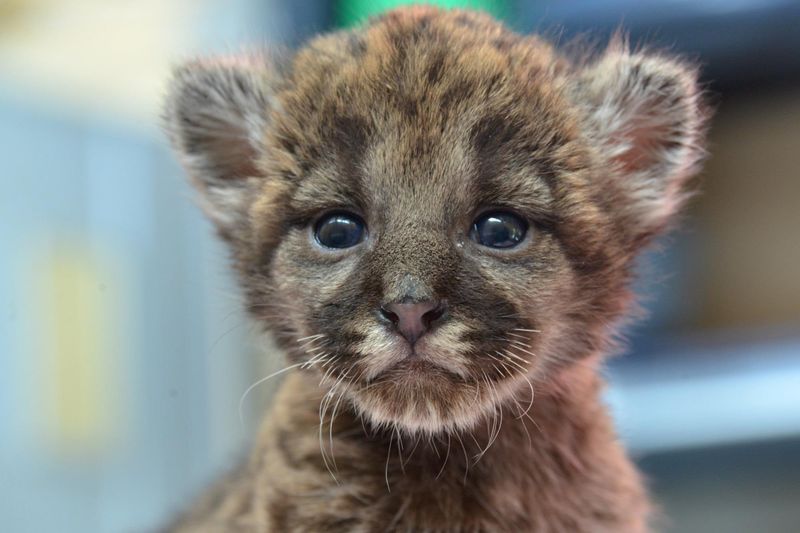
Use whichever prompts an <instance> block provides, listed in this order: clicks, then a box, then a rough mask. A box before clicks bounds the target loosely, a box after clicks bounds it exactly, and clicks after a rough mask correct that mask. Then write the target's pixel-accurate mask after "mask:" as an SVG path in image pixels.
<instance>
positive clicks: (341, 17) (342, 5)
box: [335, 0, 510, 26]
mask: <svg viewBox="0 0 800 533" xmlns="http://www.w3.org/2000/svg"><path fill="white" fill-rule="evenodd" d="M509 3H510V2H508V1H507V0H427V1H422V2H421V1H419V0H417V1H415V0H339V1H338V2H336V11H335V13H336V24H337V25H339V26H352V25H354V24H358V23H359V22H362V21H364V20H365V19H366V18H367V17H369V16H371V15H376V14H378V13H381V12H382V11H386V10H387V9H392V8H393V7H397V6H402V5H408V4H429V5H435V6H440V7H445V8H454V7H463V8H469V9H478V10H481V11H485V12H487V13H490V14H492V15H494V16H495V17H497V18H499V19H506V20H508V16H509V13H510V7H509Z"/></svg>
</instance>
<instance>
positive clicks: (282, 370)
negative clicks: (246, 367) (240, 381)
mask: <svg viewBox="0 0 800 533" xmlns="http://www.w3.org/2000/svg"><path fill="white" fill-rule="evenodd" d="M304 364H305V363H296V364H293V365H289V366H287V367H286V368H283V369H281V370H278V371H277V372H273V373H272V374H270V375H268V376H266V377H263V378H261V379H259V380H258V381H256V382H255V383H253V384H252V385H250V386H249V387H247V390H245V391H244V393H242V396H241V398H239V422H240V423H241V424H242V426H244V415H243V414H242V412H243V411H242V409H243V406H244V400H245V398H247V395H248V394H249V393H250V391H252V390H253V389H254V388H256V387H258V386H259V385H261V384H262V383H264V382H265V381H267V380H269V379H272V378H274V377H275V376H278V375H280V374H283V373H284V372H288V371H289V370H291V369H293V368H298V367H300V366H303V365H304Z"/></svg>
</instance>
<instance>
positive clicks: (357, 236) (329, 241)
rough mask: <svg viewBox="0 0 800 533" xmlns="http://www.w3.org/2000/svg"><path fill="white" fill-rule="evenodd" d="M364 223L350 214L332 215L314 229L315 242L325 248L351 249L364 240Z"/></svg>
mask: <svg viewBox="0 0 800 533" xmlns="http://www.w3.org/2000/svg"><path fill="white" fill-rule="evenodd" d="M365 229H366V228H365V224H364V221H363V220H362V219H361V217H359V216H358V215H354V214H352V213H334V214H332V215H328V216H326V217H324V218H322V219H321V220H320V221H319V222H317V225H316V226H315V228H314V236H315V237H316V239H317V242H318V243H320V244H321V245H322V246H324V247H326V248H351V247H353V246H355V245H356V244H358V243H360V242H361V241H363V240H364V235H365V233H366V231H365Z"/></svg>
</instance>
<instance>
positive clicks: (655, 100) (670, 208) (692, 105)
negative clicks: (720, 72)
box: [577, 39, 705, 240]
mask: <svg viewBox="0 0 800 533" xmlns="http://www.w3.org/2000/svg"><path fill="white" fill-rule="evenodd" d="M577 101H578V103H579V105H581V106H582V107H584V109H585V111H586V113H585V116H586V117H587V131H588V135H589V136H590V138H591V140H592V142H593V144H594V145H595V146H597V147H598V148H599V153H600V155H601V157H604V158H605V159H606V163H607V165H608V166H609V175H608V177H609V179H611V180H613V183H611V184H610V185H611V186H612V187H613V188H614V189H615V190H616V191H618V192H619V193H621V195H622V198H623V202H624V203H625V204H626V205H624V206H620V207H621V208H622V209H624V216H625V217H626V219H627V220H626V222H629V223H630V224H633V225H634V226H633V228H634V231H635V232H636V233H637V237H638V238H643V239H644V240H647V238H649V237H650V236H652V235H654V234H656V233H658V232H659V231H660V230H661V229H662V228H663V227H664V226H665V225H666V224H668V223H669V221H670V219H671V217H672V216H673V215H674V214H675V213H676V211H677V210H678V209H679V208H680V207H681V206H682V205H683V203H684V201H685V200H686V198H687V197H688V192H687V191H686V190H685V184H686V181H687V180H688V179H689V178H690V177H691V176H692V174H694V173H695V172H696V171H697V170H698V167H699V162H700V160H701V159H702V158H703V155H704V150H703V148H702V146H701V143H702V141H703V136H704V133H705V126H704V123H705V116H704V110H703V106H702V102H701V97H700V91H699V88H698V82H697V72H696V71H695V69H693V68H691V67H688V66H686V65H684V64H682V63H680V62H678V61H676V60H674V59H671V58H667V57H663V56H659V55H654V54H647V53H631V52H630V51H629V50H628V48H627V46H626V45H625V44H624V43H623V41H622V40H621V39H616V40H615V41H614V42H613V43H612V44H611V46H609V48H608V50H607V51H606V52H605V53H604V54H603V56H602V57H601V58H600V59H599V60H598V61H597V62H595V63H594V64H591V65H589V66H587V67H586V68H584V69H583V70H582V72H581V73H580V78H579V83H578V88H577Z"/></svg>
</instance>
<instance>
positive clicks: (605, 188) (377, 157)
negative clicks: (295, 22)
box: [166, 7, 704, 533]
mask: <svg viewBox="0 0 800 533" xmlns="http://www.w3.org/2000/svg"><path fill="white" fill-rule="evenodd" d="M166 124H167V129H168V131H169V133H170V135H171V139H172V142H173V145H174V146H175V148H176V150H177V152H178V154H179V155H180V156H181V158H182V160H183V162H184V164H185V166H186V168H187V172H188V174H189V176H190V177H191V179H192V180H193V182H194V183H195V184H196V185H197V187H198V189H199V190H200V191H201V193H202V194H201V196H202V198H203V204H204V207H205V208H206V210H207V212H208V213H209V216H210V217H211V219H212V220H213V221H214V223H215V224H216V226H217V228H218V230H219V232H220V234H221V235H222V237H223V238H224V239H225V240H226V241H228V242H229V244H230V248H231V251H232V256H233V259H234V264H235V266H236V269H237V271H238V273H239V276H240V280H241V282H242V286H243V288H244V291H245V293H246V296H247V302H248V308H249V310H250V312H251V313H252V315H253V317H254V318H255V319H256V320H257V321H259V322H260V323H262V324H263V325H264V326H265V327H266V328H267V329H269V330H270V331H271V332H272V333H273V335H274V336H275V338H276V339H277V340H278V342H279V344H280V345H281V346H282V347H283V349H284V350H285V352H286V356H287V359H288V362H289V363H290V364H295V365H298V367H297V369H296V370H295V373H294V374H293V375H291V376H290V377H289V378H288V379H287V380H286V381H285V383H284V384H283V386H282V389H281V393H280V394H279V396H278V398H277V399H276V401H275V404H274V407H273V409H272V412H271V414H270V415H269V417H268V418H267V421H266V424H265V429H264V431H263V433H262V435H261V437H260V439H259V441H258V444H257V446H256V447H255V449H254V451H253V453H252V455H251V457H250V460H249V462H248V463H247V465H245V466H244V467H243V468H242V469H241V470H240V471H239V472H237V473H236V474H235V475H233V476H232V477H231V478H230V479H229V480H228V481H225V482H223V483H222V484H220V485H219V486H218V487H217V488H216V489H215V490H214V491H213V492H212V493H210V495H209V496H207V498H206V499H205V500H204V501H202V502H201V503H199V504H198V505H197V506H196V507H194V508H193V510H192V511H190V513H188V514H187V515H186V516H185V517H184V518H183V519H182V520H181V521H180V522H179V523H177V524H176V525H175V526H174V530H175V531H280V532H291V531H298V532H299V531H365V532H366V531H462V532H472V531H475V532H478V531H535V532H560V531H565V532H566V531H569V532H576V531H587V532H615V533H616V532H640V531H645V530H646V529H647V527H648V526H647V524H648V513H649V505H648V502H647V497H646V494H645V490H644V489H643V487H642V483H641V480H640V479H639V476H638V474H637V473H636V471H635V469H634V468H633V467H632V465H631V463H630V462H629V461H628V459H627V458H626V456H625V454H624V452H623V450H622V449H621V447H620V446H619V444H618V442H617V439H616V437H615V435H614V432H613V429H612V427H611V424H610V423H609V420H608V417H607V415H606V413H605V410H604V408H603V407H602V406H601V403H600V401H599V399H598V395H599V391H600V389H601V388H602V381H601V379H600V378H599V377H598V374H597V366H598V364H599V362H601V360H602V358H603V356H604V355H605V354H606V353H607V352H608V351H609V350H610V349H611V348H612V343H611V339H612V338H613V335H614V333H615V331H616V328H617V326H618V325H619V322H620V320H621V319H622V318H623V317H624V316H625V312H626V310H627V309H628V307H629V305H630V302H631V296H630V292H629V290H628V285H629V282H630V279H631V269H632V264H633V261H634V258H635V257H636V255H637V253H638V252H639V251H640V250H641V248H642V247H643V246H645V245H646V244H647V243H648V242H650V241H651V240H652V238H653V237H654V236H655V235H657V234H659V233H660V232H662V231H663V230H664V229H665V228H666V227H667V226H668V225H669V223H670V222H671V221H672V219H673V217H674V215H675V213H677V212H678V210H679V208H680V206H681V205H682V203H683V202H684V201H685V199H686V195H687V187H686V182H687V180H688V179H689V178H690V177H691V175H692V174H693V173H694V172H695V171H696V170H697V165H698V162H699V160H700V159H701V157H702V133H703V124H704V116H703V110H702V105H701V101H700V96H699V94H698V90H697V82H696V74H695V72H694V69H692V68H691V67H689V66H687V65H685V64H684V63H682V62H680V61H679V60H676V59H675V58H671V57H666V56H663V55H658V54H652V53H646V52H635V51H631V50H630V49H629V48H628V47H627V46H626V45H625V44H624V43H623V41H622V40H621V39H617V40H615V42H614V43H613V44H612V45H610V46H609V47H608V49H607V50H605V51H604V52H603V53H600V54H598V55H597V56H596V57H593V58H591V59H585V58H583V59H574V58H570V57H568V56H567V55H565V54H563V53H561V52H559V51H558V50H556V49H555V48H553V47H552V46H551V45H550V44H548V43H547V42H545V41H543V40H542V39H540V38H538V37H535V36H522V35H517V34H515V33H512V32H510V31H509V30H507V29H505V28H504V27H503V26H502V25H500V24H499V23H497V22H495V21H494V20H492V19H491V18H489V17H488V16H485V15H482V14H478V13H473V12H468V11H441V10H438V9H435V8H429V7H407V8H402V9H398V10H395V11H391V12H388V13H387V14H385V15H383V16H381V17H379V18H376V19H373V20H371V21H370V22H369V23H368V24H366V25H365V26H363V27H361V28H358V29H355V30H352V31H346V32H339V33H333V34H328V35H323V36H320V37H317V38H315V39H313V40H312V41H311V42H309V43H308V44H307V45H306V46H305V47H303V48H301V49H300V50H299V51H297V52H296V53H295V54H293V55H292V56H290V57H284V58H272V57H266V56H262V55H253V54H251V55H247V56H242V57H234V58H223V59H208V60H200V61H197V62H193V63H190V64H188V65H186V66H184V67H182V68H180V69H178V70H177V72H176V75H175V78H174V81H173V84H172V90H171V93H170V96H169V99H168V103H167V108H166ZM498 207H502V208H504V209H508V210H511V211H513V212H515V213H517V214H518V215H520V216H521V217H524V218H525V219H526V220H527V221H529V224H530V229H529V231H528V237H527V238H526V240H525V241H524V242H523V243H522V244H521V245H520V246H518V247H516V248H512V249H509V250H503V251H499V250H492V249H487V248H484V247H481V246H479V245H477V244H476V243H475V242H473V241H472V240H471V239H470V238H469V229H470V225H471V223H472V221H473V220H474V219H475V217H476V216H477V215H479V214H480V213H481V212H484V211H485V210H486V209H489V208H498ZM339 209H346V210H349V211H353V212H355V213H357V214H359V215H360V216H361V217H363V219H364V220H365V221H366V224H367V227H368V238H367V239H366V240H365V242H364V243H362V244H360V245H358V246H357V247H355V248H352V249H347V250H342V251H336V252H333V251H330V250H323V249H321V248H320V246H319V245H317V244H315V243H314V240H313V237H312V228H313V226H314V222H315V221H316V220H317V219H318V218H319V217H320V216H321V215H322V214H325V213H328V212H331V211H333V210H339ZM424 300H440V301H445V302H446V303H447V309H448V312H447V314H446V316H445V317H443V318H442V319H441V320H440V321H438V322H437V324H436V325H435V327H434V328H433V329H432V330H431V331H430V332H428V333H427V334H426V335H425V336H423V337H422V338H421V339H420V341H419V342H418V343H417V345H416V347H415V353H413V354H411V353H410V352H409V349H408V346H407V345H406V344H405V343H404V342H403V341H402V339H401V338H399V336H398V335H397V334H396V333H395V332H393V331H392V330H391V328H387V326H386V325H385V324H384V323H382V322H381V321H380V320H379V316H378V309H379V308H380V306H381V305H383V304H384V303H385V302H392V301H424Z"/></svg>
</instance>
